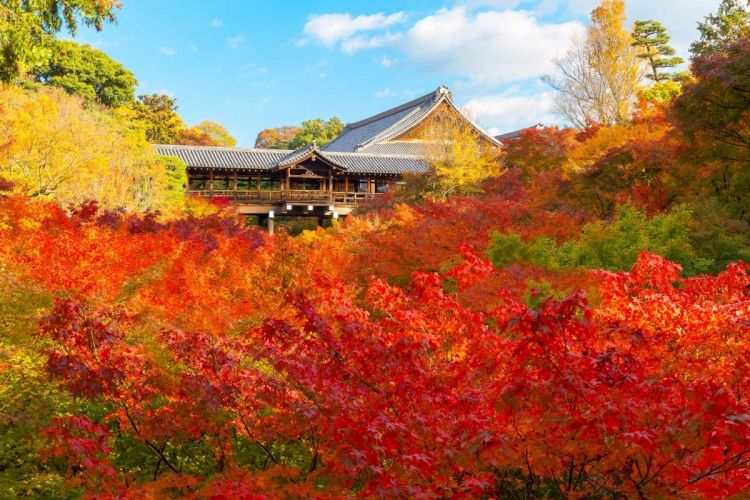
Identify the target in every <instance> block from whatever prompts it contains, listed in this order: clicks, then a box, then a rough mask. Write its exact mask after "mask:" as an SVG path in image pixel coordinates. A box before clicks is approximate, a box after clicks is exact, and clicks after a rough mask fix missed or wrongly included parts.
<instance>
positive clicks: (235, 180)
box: [234, 170, 237, 191]
mask: <svg viewBox="0 0 750 500" xmlns="http://www.w3.org/2000/svg"><path fill="white" fill-rule="evenodd" d="M234 191H237V171H236V170H235V171H234Z"/></svg>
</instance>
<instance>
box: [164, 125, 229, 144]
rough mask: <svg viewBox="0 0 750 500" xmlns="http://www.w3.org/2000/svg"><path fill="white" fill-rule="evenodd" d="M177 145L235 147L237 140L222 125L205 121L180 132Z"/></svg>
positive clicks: (176, 141)
mask: <svg viewBox="0 0 750 500" xmlns="http://www.w3.org/2000/svg"><path fill="white" fill-rule="evenodd" d="M175 143H176V144H185V145H190V146H223V147H234V146H235V145H236V144H237V140H236V139H235V138H234V137H232V136H231V135H230V134H229V131H228V130H227V129H225V128H224V127H223V126H222V125H221V124H219V123H216V122H213V121H211V120H204V121H202V122H200V123H199V124H198V125H195V126H193V127H190V128H184V129H182V130H180V131H179V133H178V134H177V139H176V140H175Z"/></svg>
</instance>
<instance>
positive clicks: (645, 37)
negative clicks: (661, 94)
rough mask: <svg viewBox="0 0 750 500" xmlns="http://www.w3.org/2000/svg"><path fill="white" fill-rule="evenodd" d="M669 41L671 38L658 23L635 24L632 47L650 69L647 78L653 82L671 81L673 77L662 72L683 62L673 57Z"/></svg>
mask: <svg viewBox="0 0 750 500" xmlns="http://www.w3.org/2000/svg"><path fill="white" fill-rule="evenodd" d="M669 40H671V37H670V36H669V35H668V34H667V30H666V28H664V25H663V24H661V23H660V22H658V21H653V20H648V21H636V22H635V28H634V29H633V46H634V47H637V48H638V49H639V53H638V57H639V58H640V59H643V60H644V61H646V62H647V63H648V65H649V66H650V67H651V73H650V74H649V75H648V77H649V78H650V79H652V80H653V81H655V82H662V81H667V80H671V79H673V78H674V75H672V74H670V73H667V72H666V71H663V70H666V69H669V68H674V67H675V66H678V65H680V64H682V63H683V62H684V59H682V58H681V57H675V50H674V49H673V48H672V47H671V46H670V45H669Z"/></svg>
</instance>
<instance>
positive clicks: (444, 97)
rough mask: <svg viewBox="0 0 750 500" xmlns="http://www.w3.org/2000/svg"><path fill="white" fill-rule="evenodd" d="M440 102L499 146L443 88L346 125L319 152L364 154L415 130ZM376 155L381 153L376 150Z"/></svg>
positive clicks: (446, 89)
mask: <svg viewBox="0 0 750 500" xmlns="http://www.w3.org/2000/svg"><path fill="white" fill-rule="evenodd" d="M443 102H445V103H447V104H448V105H449V106H451V107H453V109H455V110H456V111H457V112H458V113H459V114H461V116H463V117H464V118H465V120H466V122H467V123H468V124H469V125H471V126H472V127H473V128H474V129H475V130H476V131H477V132H479V133H480V134H481V135H482V136H484V137H485V138H486V139H487V140H488V141H490V142H492V143H494V144H495V146H500V143H499V142H498V141H497V140H495V138H494V137H492V136H491V135H489V134H487V132H485V131H484V129H482V127H480V126H479V125H477V124H476V123H474V122H473V121H472V120H471V119H469V118H468V117H466V116H465V115H464V114H463V113H461V110H459V109H458V108H457V107H456V105H455V104H453V100H452V98H451V93H450V90H448V88H447V87H445V86H441V87H438V88H437V89H436V90H435V91H433V92H430V93H429V94H427V95H423V96H422V97H418V98H417V99H414V100H413V101H409V102H407V103H405V104H402V105H400V106H397V107H395V108H392V109H389V110H387V111H383V112H382V113H379V114H377V115H374V116H371V117H369V118H365V119H364V120H360V121H358V122H355V123H350V124H348V125H347V126H346V127H344V131H343V132H342V133H341V135H339V136H338V137H337V138H335V139H334V140H333V141H331V142H329V143H328V144H326V145H325V146H324V147H323V150H324V151H340V152H362V151H368V150H369V149H370V148H373V147H380V146H382V145H383V143H384V142H387V141H389V140H392V139H395V138H397V137H399V136H400V135H402V134H404V133H406V132H407V131H409V130H410V129H412V128H413V127H415V126H416V125H417V124H418V123H420V122H421V121H422V120H424V119H425V118H427V117H428V116H429V115H430V114H431V113H432V111H433V110H434V109H435V108H437V107H438V106H439V105H440V104H441V103H443ZM377 151H378V152H380V151H384V150H383V149H377Z"/></svg>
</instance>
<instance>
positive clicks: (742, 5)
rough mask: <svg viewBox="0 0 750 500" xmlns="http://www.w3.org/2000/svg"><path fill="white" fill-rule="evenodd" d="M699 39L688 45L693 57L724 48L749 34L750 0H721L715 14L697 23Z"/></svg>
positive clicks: (720, 50) (709, 53)
mask: <svg viewBox="0 0 750 500" xmlns="http://www.w3.org/2000/svg"><path fill="white" fill-rule="evenodd" d="M698 31H699V32H700V39H698V40H697V41H695V42H693V43H692V44H691V45H690V53H691V54H692V55H693V57H696V56H707V55H711V54H713V53H714V52H722V51H724V50H726V49H727V48H728V47H729V46H730V45H732V44H733V43H734V42H737V41H739V40H741V39H743V38H745V37H747V36H748V35H750V0H721V3H720V4H719V10H718V11H717V12H716V14H711V15H709V16H706V17H705V18H704V20H703V21H702V22H700V23H698Z"/></svg>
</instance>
